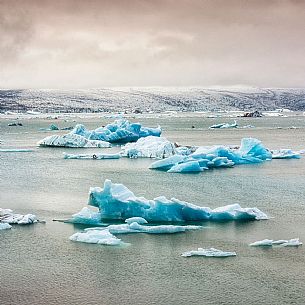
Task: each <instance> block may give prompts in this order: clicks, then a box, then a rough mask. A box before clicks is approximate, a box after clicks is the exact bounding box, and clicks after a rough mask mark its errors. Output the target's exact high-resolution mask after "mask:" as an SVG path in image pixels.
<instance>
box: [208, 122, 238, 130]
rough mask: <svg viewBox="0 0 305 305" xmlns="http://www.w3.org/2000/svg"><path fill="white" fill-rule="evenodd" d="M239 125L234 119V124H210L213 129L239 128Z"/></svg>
mask: <svg viewBox="0 0 305 305" xmlns="http://www.w3.org/2000/svg"><path fill="white" fill-rule="evenodd" d="M237 127H238V124H237V122H236V121H234V123H232V124H229V123H220V124H215V125H212V126H210V128H211V129H215V128H216V129H217V128H220V129H222V128H237Z"/></svg>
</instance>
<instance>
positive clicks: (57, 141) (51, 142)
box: [37, 134, 111, 148]
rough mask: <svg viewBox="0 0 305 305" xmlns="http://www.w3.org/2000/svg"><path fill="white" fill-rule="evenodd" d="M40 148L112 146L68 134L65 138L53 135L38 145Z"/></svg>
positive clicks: (107, 143)
mask: <svg viewBox="0 0 305 305" xmlns="http://www.w3.org/2000/svg"><path fill="white" fill-rule="evenodd" d="M37 144H38V145H39V146H58V147H75V148H76V147H84V148H93V147H100V148H101V147H105V148H107V147H110V146H111V144H110V143H109V142H105V141H99V140H88V139H86V138H85V137H83V136H81V135H78V134H66V135H63V136H60V135H53V136H49V137H46V138H44V139H42V140H41V141H39V142H38V143H37Z"/></svg>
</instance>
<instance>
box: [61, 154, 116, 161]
mask: <svg viewBox="0 0 305 305" xmlns="http://www.w3.org/2000/svg"><path fill="white" fill-rule="evenodd" d="M120 158H121V154H120V153H117V154H98V153H96V154H66V153H64V159H93V160H103V159H120Z"/></svg>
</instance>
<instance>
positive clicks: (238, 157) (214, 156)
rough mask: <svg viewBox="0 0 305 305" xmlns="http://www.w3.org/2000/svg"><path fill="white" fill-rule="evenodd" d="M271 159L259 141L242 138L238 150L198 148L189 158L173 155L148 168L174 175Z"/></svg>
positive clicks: (213, 147) (269, 153)
mask: <svg viewBox="0 0 305 305" xmlns="http://www.w3.org/2000/svg"><path fill="white" fill-rule="evenodd" d="M271 158H272V154H271V152H270V151H269V150H268V149H266V148H265V147H264V146H263V145H262V143H261V141H259V140H257V139H253V138H243V139H242V140H241V146H240V148H239V149H233V148H230V147H226V146H212V147H206V146H203V147H198V148H197V149H196V151H195V152H194V153H192V154H190V155H189V156H180V155H175V156H172V157H169V158H166V159H164V160H161V161H156V162H154V163H153V164H151V166H150V168H151V169H160V170H166V171H168V172H174V173H177V172H179V173H186V172H200V171H202V170H205V169H209V168H219V167H232V166H234V165H238V164H251V163H260V162H263V161H266V160H271Z"/></svg>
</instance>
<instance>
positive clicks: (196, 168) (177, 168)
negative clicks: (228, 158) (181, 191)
mask: <svg viewBox="0 0 305 305" xmlns="http://www.w3.org/2000/svg"><path fill="white" fill-rule="evenodd" d="M202 171H203V169H202V168H201V167H200V164H199V162H198V161H188V162H185V163H180V164H176V165H174V166H173V167H172V168H170V169H169V170H168V171H167V172H168V173H196V172H197V173H198V172H202Z"/></svg>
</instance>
